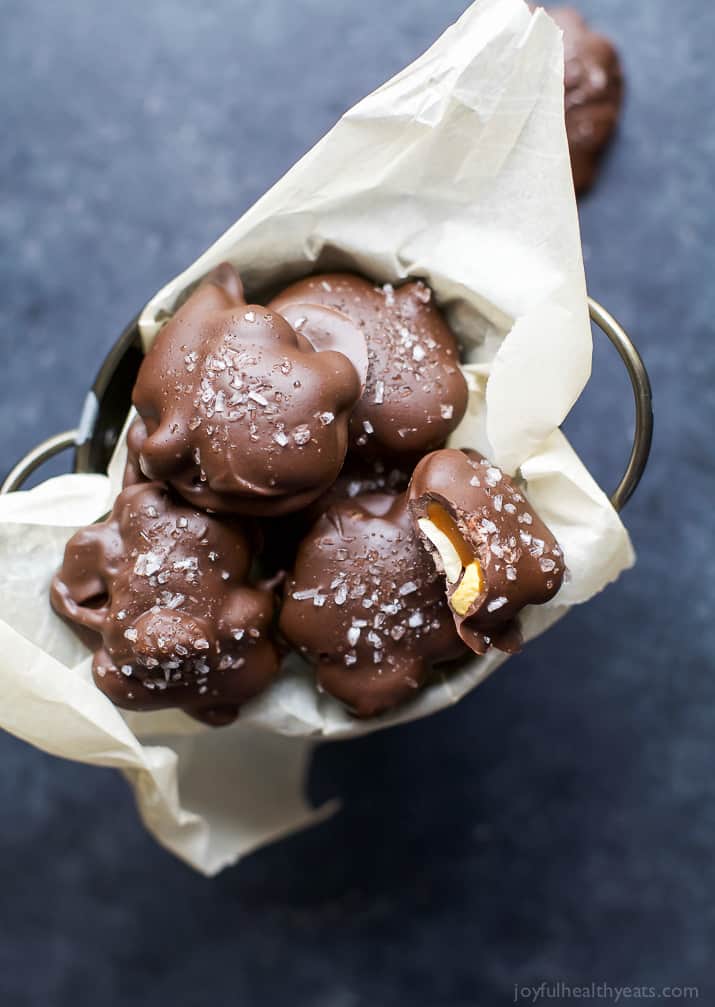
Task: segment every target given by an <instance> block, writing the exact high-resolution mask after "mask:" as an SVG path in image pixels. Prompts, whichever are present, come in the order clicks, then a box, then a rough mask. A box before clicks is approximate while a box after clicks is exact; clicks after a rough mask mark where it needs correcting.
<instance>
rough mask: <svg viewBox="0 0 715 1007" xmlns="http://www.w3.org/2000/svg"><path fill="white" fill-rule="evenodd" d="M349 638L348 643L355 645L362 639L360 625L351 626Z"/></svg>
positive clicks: (348, 633)
mask: <svg viewBox="0 0 715 1007" xmlns="http://www.w3.org/2000/svg"><path fill="white" fill-rule="evenodd" d="M347 638H348V643H349V644H350V646H351V647H354V646H355V644H356V643H357V642H358V640H359V639H360V627H359V626H351V627H350V629H349V630H348V632H347Z"/></svg>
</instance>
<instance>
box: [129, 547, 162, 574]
mask: <svg viewBox="0 0 715 1007" xmlns="http://www.w3.org/2000/svg"><path fill="white" fill-rule="evenodd" d="M162 562H163V560H162V557H161V556H160V555H159V553H156V552H142V553H140V554H139V555H138V556H137V558H136V562H135V564H134V573H135V574H136V575H137V577H151V575H152V574H153V573H156V572H157V570H161V564H162Z"/></svg>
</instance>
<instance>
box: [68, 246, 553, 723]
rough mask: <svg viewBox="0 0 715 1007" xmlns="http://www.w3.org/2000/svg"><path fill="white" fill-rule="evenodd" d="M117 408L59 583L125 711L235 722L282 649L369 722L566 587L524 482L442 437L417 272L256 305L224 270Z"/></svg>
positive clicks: (429, 318)
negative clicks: (120, 468) (108, 485)
mask: <svg viewBox="0 0 715 1007" xmlns="http://www.w3.org/2000/svg"><path fill="white" fill-rule="evenodd" d="M133 401H134V405H135V406H136V409H137V412H138V414H139V416H138V418H137V419H136V420H135V422H134V424H133V426H132V427H131V430H130V433H129V437H128V449H129V451H128V463H127V469H126V476H125V485H124V489H123V491H122V492H121V493H120V495H119V496H118V497H117V500H116V502H115V504H114V508H113V510H112V513H111V514H110V516H109V517H108V519H107V520H106V521H104V522H102V523H100V524H95V525H92V526H91V527H88V528H85V529H83V530H82V531H80V532H78V533H77V534H76V535H75V536H74V537H73V538H72V539H71V540H70V542H69V543H68V545H67V549H66V552H65V557H64V562H63V564H62V567H61V569H60V571H59V572H58V574H57V576H56V577H55V579H54V581H53V584H52V604H53V606H54V608H55V610H56V611H57V612H58V613H59V614H60V615H61V616H62V617H64V618H65V619H67V620H68V621H69V622H70V623H71V624H72V625H73V627H74V628H75V630H76V631H77V632H78V633H79V634H80V636H81V637H82V639H84V640H85V641H86V642H87V644H88V645H89V646H90V647H91V648H92V649H93V650H94V652H95V653H94V662H93V673H94V678H95V681H96V683H97V685H98V687H99V688H100V689H101V690H102V691H103V692H104V693H105V694H106V695H107V696H109V698H110V699H111V700H112V701H113V702H114V703H116V704H117V705H118V706H120V707H123V708H125V709H131V710H155V709H160V708H164V707H179V708H180V709H182V710H185V711H186V712H187V713H189V714H191V715H192V716H194V717H196V718H198V719H199V720H202V721H204V722H206V723H209V724H215V725H218V724H225V723H229V722H230V721H232V720H234V719H235V717H236V716H237V714H238V712H239V709H240V707H241V706H242V705H243V704H244V703H245V702H246V701H247V700H249V699H251V698H252V697H253V696H255V695H257V694H258V693H259V692H261V691H262V690H263V689H265V688H266V687H267V686H268V685H270V683H271V682H272V681H273V680H274V678H275V677H276V676H277V675H278V674H279V670H280V666H281V661H282V658H283V657H284V656H285V655H286V654H287V653H288V652H290V651H291V650H293V651H297V652H298V653H299V654H301V655H302V656H303V657H304V658H305V660H306V661H308V662H309V663H310V665H311V666H312V667H313V668H314V670H315V676H316V681H317V687H318V689H320V690H322V691H325V692H327V693H330V694H331V695H332V696H335V697H336V698H337V699H338V700H340V701H341V702H342V703H344V704H345V705H346V706H347V707H348V708H349V709H350V710H351V711H352V712H353V713H354V714H355V715H357V716H361V717H369V716H374V715H376V714H379V713H381V712H383V711H385V710H388V709H390V708H392V707H394V706H395V705H396V704H398V703H401V702H403V701H405V700H407V699H408V698H409V697H411V696H413V695H414V694H415V691H416V690H418V689H419V688H420V687H422V686H423V685H425V684H426V683H427V682H428V681H429V680H430V678H431V677H432V676H433V675H434V674H435V668H437V669H439V670H440V673H448V671H449V669H448V667H446V663H448V662H454V661H456V660H459V659H460V658H463V657H465V656H467V655H469V654H470V652H473V653H476V654H484V653H485V652H486V651H487V649H488V648H489V647H490V646H494V647H498V648H500V649H501V650H504V651H508V652H512V651H514V650H517V649H518V647H519V645H520V634H519V618H518V616H519V612H520V611H521V609H522V608H523V607H524V606H525V605H532V604H541V603H543V602H546V601H548V600H549V599H550V598H552V597H553V596H554V595H555V594H556V592H557V591H558V590H559V587H560V585H561V581H562V579H563V575H564V559H563V555H562V552H561V550H560V548H559V546H558V544H557V542H556V540H555V539H554V536H553V535H552V534H551V532H550V531H549V529H548V528H547V527H546V526H545V525H544V523H543V522H542V521H541V520H540V519H539V517H538V515H537V514H535V513H534V511H533V509H532V508H531V507H530V505H529V502H528V500H527V499H526V498H525V496H524V494H523V492H522V491H521V489H520V487H519V486H518V485H517V484H516V483H515V482H514V481H513V480H512V479H510V478H509V477H508V476H507V475H506V474H505V473H503V472H502V471H501V470H500V469H499V468H498V467H497V466H495V465H493V464H492V463H491V462H490V461H488V460H487V459H486V458H483V457H482V456H481V455H479V454H477V453H476V452H473V451H470V450H464V451H458V450H451V449H445V448H444V447H443V445H444V443H445V441H446V439H447V437H448V436H449V435H450V434H451V433H452V432H453V431H454V430H455V429H456V427H457V426H458V424H459V422H460V420H461V419H462V416H463V415H464V412H465V410H466V407H467V386H466V383H465V380H464V377H463V375H462V372H461V371H460V368H459V347H458V345H457V342H456V340H455V338H454V335H453V334H452V332H451V331H450V329H449V327H448V325H447V323H446V322H445V320H444V318H443V316H442V314H441V313H440V311H439V309H438V308H437V306H436V304H435V303H434V299H433V296H432V292H431V290H430V289H429V287H427V286H426V285H425V284H424V283H422V282H419V281H417V282H409V283H405V284H404V285H402V286H400V287H397V288H393V287H392V286H390V285H389V284H385V285H384V286H377V287H376V286H373V284H372V283H370V282H369V281H368V280H366V279H363V278H361V277H359V276H355V275H351V274H347V273H346V274H330V275H323V276H312V277H309V278H308V279H304V280H301V281H299V282H297V283H295V284H293V285H292V286H290V287H288V288H287V289H285V290H283V291H282V292H281V293H280V294H279V295H278V296H277V297H275V298H274V299H273V300H272V301H270V302H269V303H268V304H267V306H265V307H264V306H262V305H259V304H248V303H246V300H245V298H244V293H243V287H242V284H241V280H240V278H239V276H238V274H237V273H236V271H235V270H234V269H233V267H232V266H230V265H227V264H224V265H222V266H220V267H219V268H218V269H216V270H215V271H214V272H213V273H211V274H210V275H209V276H207V277H206V278H205V279H204V281H203V282H202V283H201V284H200V285H199V286H198V288H196V289H195V290H194V292H193V293H192V294H191V296H190V297H189V298H188V299H187V300H186V301H185V302H184V303H183V305H182V306H181V307H180V308H179V310H178V311H177V312H176V314H175V315H174V316H173V318H172V319H171V320H170V321H169V322H168V323H167V324H166V325H165V327H164V328H163V329H162V330H161V332H160V333H159V335H158V336H157V338H156V341H155V342H154V344H153V346H152V348H151V349H150V350H149V352H148V353H147V355H146V357H145V359H144V362H143V364H142V367H141V369H140V372H139V376H138V379H137V382H136V386H135V388H134V395H133ZM286 673H287V674H290V671H287V672H286Z"/></svg>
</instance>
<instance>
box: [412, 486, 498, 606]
mask: <svg viewBox="0 0 715 1007" xmlns="http://www.w3.org/2000/svg"><path fill="white" fill-rule="evenodd" d="M418 525H419V527H420V530H421V532H422V533H423V535H425V536H426V537H427V538H428V539H429V540H430V542H431V543H432V545H433V546H434V547H435V549H436V550H437V552H438V553H439V555H440V557H441V559H442V565H443V566H444V572H445V576H446V578H447V580H448V582H449V583H450V584H457V587H456V588H455V589H454V591H453V592H452V596H451V598H450V599H449V603H450V605H451V606H452V608H453V609H454V611H455V612H456V613H457V615H462V616H463V615H466V614H467V612H468V611H469V609H470V608H471V607H472V605H473V604H474V602H475V601H476V599H477V598H478V597H479V595H480V594H481V593H482V590H483V588H484V578H483V576H482V568H481V566H480V564H479V562H478V560H477V558H476V556H475V555H474V553H473V552H472V551H471V549H470V548H469V546H468V545H467V543H466V542H465V541H464V539H463V538H462V535H461V534H460V531H459V528H458V527H457V523H456V521H455V520H454V518H453V517H452V515H451V514H449V513H448V512H447V511H446V510H445V509H444V507H441V506H440V505H439V504H436V503H431V504H428V506H427V517H424V518H420V519H419V521H418Z"/></svg>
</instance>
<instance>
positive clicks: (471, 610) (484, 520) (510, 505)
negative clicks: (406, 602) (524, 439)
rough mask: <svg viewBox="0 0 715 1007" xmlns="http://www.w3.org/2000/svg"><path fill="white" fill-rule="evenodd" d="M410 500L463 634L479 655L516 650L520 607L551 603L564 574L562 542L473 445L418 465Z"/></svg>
mask: <svg viewBox="0 0 715 1007" xmlns="http://www.w3.org/2000/svg"><path fill="white" fill-rule="evenodd" d="M409 501H410V510H411V512H412V516H413V518H414V520H415V524H416V526H417V529H418V532H419V535H420V537H421V538H422V541H423V543H424V545H425V547H426V549H427V551H428V552H429V553H431V555H432V557H433V559H434V562H435V566H436V568H437V569H438V570H439V571H440V572H441V573H442V574H443V575H444V579H445V583H446V590H447V597H448V599H449V607H450V609H451V611H452V615H453V617H454V622H455V625H456V627H457V630H458V632H459V635H460V636H461V638H462V639H463V640H464V642H465V643H466V644H467V645H468V646H469V647H470V648H471V649H472V650H473V651H474V652H475V653H476V654H485V653H486V652H487V650H488V648H489V646H490V645H493V646H495V647H498V648H499V649H500V650H504V651H507V652H508V653H513V652H514V651H517V650H519V648H520V646H521V635H520V632H519V624H518V621H517V616H518V614H519V612H520V611H521V610H522V609H523V608H524V607H525V606H526V605H543V604H544V603H545V602H547V601H550V600H551V599H552V598H553V597H554V595H555V594H556V592H557V591H558V589H559V587H560V586H561V582H562V580H563V576H564V558H563V553H562V551H561V548H560V547H559V545H558V543H557V541H556V539H555V538H554V536H553V535H552V534H551V532H550V531H549V529H548V528H547V527H546V525H545V524H544V522H543V521H542V520H541V518H540V517H539V516H538V514H535V513H534V509H533V507H532V506H531V505H530V503H529V501H528V500H527V499H526V497H525V496H524V493H523V492H522V491H521V489H520V488H519V487H518V486H517V485H516V484H515V482H514V480H513V479H511V478H510V477H509V476H508V475H506V474H505V473H504V472H502V470H501V469H500V468H498V467H497V466H496V465H493V464H492V463H491V462H490V461H489V460H488V459H487V458H484V457H483V456H482V455H480V454H478V453H477V452H476V451H453V450H443V451H435V452H434V453H433V454H431V455H428V456H427V457H426V458H423V459H422V461H421V462H420V463H419V464H418V465H417V467H416V469H415V471H414V475H413V476H412V481H411V482H410V489H409Z"/></svg>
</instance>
